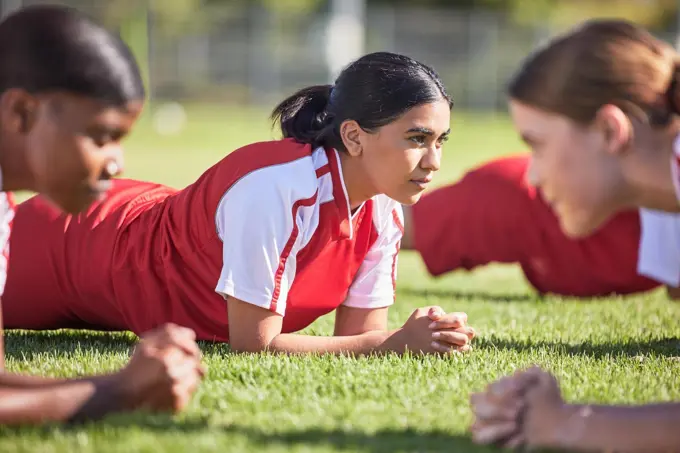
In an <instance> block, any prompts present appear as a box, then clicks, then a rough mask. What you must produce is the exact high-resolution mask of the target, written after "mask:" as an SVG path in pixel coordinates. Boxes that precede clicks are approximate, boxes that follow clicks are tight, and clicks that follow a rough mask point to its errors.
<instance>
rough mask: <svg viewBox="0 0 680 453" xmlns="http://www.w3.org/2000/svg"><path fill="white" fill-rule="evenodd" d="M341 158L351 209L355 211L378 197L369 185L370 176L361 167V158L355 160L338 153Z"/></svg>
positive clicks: (340, 152) (345, 154)
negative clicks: (364, 203) (372, 198)
mask: <svg viewBox="0 0 680 453" xmlns="http://www.w3.org/2000/svg"><path fill="white" fill-rule="evenodd" d="M338 155H339V156H340V167H341V168H342V177H343V180H344V182H345V188H346V189H347V198H349V208H350V209H351V210H352V211H353V210H355V209H356V208H358V207H359V206H361V203H363V202H365V201H366V200H368V199H370V198H371V197H373V196H375V195H376V192H375V190H374V189H373V188H372V187H371V184H370V183H368V182H367V181H369V179H368V175H367V174H366V172H365V171H364V169H363V166H362V165H361V162H360V158H353V157H350V156H348V155H347V153H343V152H342V151H338Z"/></svg>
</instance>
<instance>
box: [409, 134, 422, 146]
mask: <svg viewBox="0 0 680 453" xmlns="http://www.w3.org/2000/svg"><path fill="white" fill-rule="evenodd" d="M408 139H409V140H411V141H412V142H413V143H415V144H417V145H420V146H423V145H424V144H425V137H423V136H422V135H416V136H414V137H409V138H408Z"/></svg>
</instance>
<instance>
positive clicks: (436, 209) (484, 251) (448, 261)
mask: <svg viewBox="0 0 680 453" xmlns="http://www.w3.org/2000/svg"><path fill="white" fill-rule="evenodd" d="M527 164H528V156H518V157H512V158H504V159H499V160H495V161H492V162H490V163H488V164H485V165H483V166H481V167H478V168H476V169H474V170H472V171H470V172H468V173H467V174H465V176H463V178H462V179H461V180H460V181H459V182H457V183H455V184H452V185H449V186H445V187H441V188H439V189H436V190H435V191H433V192H432V193H429V194H426V195H424V196H423V198H422V199H421V200H420V201H419V202H418V203H416V204H415V205H414V207H413V211H412V212H413V220H412V225H413V234H414V247H415V249H416V250H418V252H420V254H421V256H422V258H423V260H424V261H425V265H426V266H427V268H428V270H429V272H430V273H431V274H432V275H440V274H442V273H445V272H449V271H453V270H455V269H459V268H463V269H472V268H474V267H476V266H481V265H484V264H488V263H491V262H501V263H513V262H518V261H521V260H522V257H523V256H524V254H525V252H526V248H527V247H528V244H526V243H525V242H526V241H525V238H528V236H530V235H531V234H532V228H527V225H532V222H531V209H532V207H531V205H532V203H534V201H533V197H534V196H535V192H534V189H533V188H531V187H529V186H527V184H526V183H525V178H524V174H525V172H526V168H527Z"/></svg>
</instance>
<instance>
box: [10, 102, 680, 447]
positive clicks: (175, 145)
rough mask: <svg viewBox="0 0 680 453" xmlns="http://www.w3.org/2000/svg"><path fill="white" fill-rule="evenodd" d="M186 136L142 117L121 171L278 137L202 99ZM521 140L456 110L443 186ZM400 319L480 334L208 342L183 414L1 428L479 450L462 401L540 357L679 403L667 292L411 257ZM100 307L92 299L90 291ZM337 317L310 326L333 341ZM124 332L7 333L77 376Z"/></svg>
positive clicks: (13, 350)
mask: <svg viewBox="0 0 680 453" xmlns="http://www.w3.org/2000/svg"><path fill="white" fill-rule="evenodd" d="M189 112H190V122H189V124H188V126H187V129H186V130H185V132H184V133H183V134H182V135H181V136H173V137H158V136H156V135H155V134H154V133H153V132H152V130H151V128H150V127H149V125H150V122H149V121H148V120H145V122H144V123H143V124H142V125H141V127H140V128H139V129H138V131H137V132H136V133H135V134H134V136H133V137H132V138H131V140H130V141H129V142H128V155H127V170H128V171H127V175H128V176H130V177H134V178H140V179H150V180H154V181H159V182H163V183H166V184H170V185H174V186H177V187H182V186H184V185H186V184H187V183H189V182H191V181H193V179H194V178H195V177H196V176H198V175H199V174H200V172H201V171H202V170H204V169H205V168H207V167H208V166H209V165H210V164H212V163H214V162H215V161H217V160H218V159H219V158H220V157H221V156H222V155H224V154H225V153H227V152H229V151H230V150H232V149H234V148H235V147H237V146H239V145H242V144H246V143H248V142H250V141H254V140H262V139H267V138H269V137H272V133H271V131H270V129H269V128H268V125H267V123H266V122H265V121H264V115H265V114H266V112H261V111H252V112H251V111H234V110H228V111H224V110H221V109H217V108H213V109H208V108H205V107H202V108H192V109H190V110H189ZM520 149H521V147H520V145H519V142H518V141H517V139H516V137H515V135H514V134H513V132H512V131H511V129H510V128H509V125H508V124H507V122H506V121H505V120H504V119H503V118H500V119H493V118H490V117H488V116H475V115H455V118H454V121H453V125H452V137H451V140H450V142H449V143H448V144H447V145H446V147H445V151H444V159H443V168H442V171H441V172H440V174H439V175H438V176H437V178H436V179H435V181H436V183H437V184H441V183H444V182H446V181H449V180H453V179H454V178H456V177H457V176H459V175H460V173H461V172H462V171H464V170H466V169H468V168H470V167H471V166H472V165H474V164H475V163H477V162H481V161H483V160H486V159H488V158H491V157H493V156H497V155H502V154H509V153H513V152H516V151H517V150H520ZM399 273H400V274H399V283H398V298H397V303H396V305H395V306H394V307H393V308H392V309H391V310H390V312H391V313H390V322H391V325H392V327H398V326H399V325H401V324H402V323H403V321H405V320H406V318H407V317H408V316H409V315H410V313H411V311H412V310H413V309H414V308H416V307H419V306H425V305H440V306H442V307H443V308H444V309H445V310H447V311H454V310H455V311H466V312H467V313H468V315H469V320H470V324H471V325H473V326H474V327H475V328H476V329H477V331H478V332H479V338H478V339H477V340H476V342H475V350H474V352H473V353H472V354H469V355H467V356H464V357H448V358H439V357H426V358H418V357H396V356H387V357H381V358H362V359H348V358H335V357H324V356H321V357H318V356H317V357H304V358H298V357H296V358H291V357H275V356H269V355H233V354H231V353H230V352H229V348H228V347H227V346H224V345H207V344H206V345H203V351H204V353H205V362H206V364H207V365H208V366H209V373H208V376H207V378H206V380H205V382H204V383H203V384H202V386H201V388H200V390H199V392H198V394H197V395H196V397H195V399H194V400H193V402H192V404H191V406H190V408H189V410H188V411H186V413H184V414H182V415H181V416H178V417H176V418H172V417H167V416H147V415H144V414H134V415H121V416H113V417H110V418H108V419H106V420H104V421H102V422H99V423H95V424H91V425H86V426H80V427H42V428H23V429H13V428H0V452H3V453H11V452H19V451H22V452H45V453H48V452H49V453H52V452H55V453H57V452H58V453H66V452H76V451H83V452H113V451H116V452H158V451H170V452H185V451H189V452H192V453H198V452H203V451H216V452H227V451H234V452H236V451H238V452H242V451H243V452H245V451H253V452H283V451H293V452H308V451H314V452H349V451H359V452H369V453H379V452H380V453H382V452H385V453H392V452H400V451H409V452H434V451H441V452H482V451H492V450H491V449H484V448H478V447H475V446H473V445H472V444H471V442H470V439H469V437H468V435H467V434H466V430H467V427H468V425H469V424H470V422H471V414H470V411H469V408H468V397H469V394H470V392H471V391H474V390H478V389H481V388H482V387H483V386H484V385H485V384H486V383H487V382H489V381H490V380H492V379H495V378H497V377H499V376H502V375H504V374H507V373H509V372H512V371H513V370H514V369H516V368H518V367H524V366H527V365H530V364H532V363H538V364H540V365H542V366H544V367H546V368H547V369H549V370H551V371H553V372H555V373H556V374H557V376H558V377H559V378H560V381H561V384H562V387H563V389H564V393H565V397H566V398H567V399H568V400H590V401H596V402H603V403H604V402H608V403H644V402H650V401H657V400H664V401H667V400H671V399H675V400H680V341H679V340H678V338H679V337H680V327H679V326H680V323H678V320H679V319H680V305H678V304H675V303H672V302H668V301H667V300H666V299H665V295H664V294H663V292H662V291H657V292H653V293H649V294H644V295H639V296H634V297H629V298H625V299H624V298H610V299H603V300H597V301H575V300H566V299H557V298H546V299H539V298H537V297H536V296H535V295H534V294H533V293H532V292H531V290H530V289H529V287H528V286H527V285H526V284H525V282H524V280H523V279H522V276H521V273H520V272H519V270H518V269H516V268H515V267H511V266H493V267H488V268H486V269H483V270H481V271H477V272H474V273H457V274H455V275H450V276H446V277H444V278H441V279H437V280H434V279H432V278H430V277H428V276H427V274H426V273H425V271H424V268H423V266H422V263H421V262H420V259H419V258H418V257H417V256H415V255H413V254H411V253H403V254H402V256H401V260H400V265H399ZM92 303H93V304H96V303H97V301H95V300H93V301H92ZM332 325H333V319H332V315H331V316H327V317H326V318H323V319H321V320H319V321H318V322H316V323H315V324H313V325H312V326H311V327H310V328H309V329H307V331H306V332H309V333H315V334H330V333H331V332H332ZM132 341H133V336H132V335H129V334H106V333H86V332H67V331H64V332H47V333H25V332H9V333H8V335H7V340H6V342H7V349H8V366H9V368H10V369H11V370H13V371H22V372H29V373H35V374H46V375H53V376H75V375H79V374H83V373H96V372H101V371H105V370H112V369H114V368H116V367H118V366H120V365H121V364H123V363H124V361H125V357H126V355H127V350H128V347H129V346H130V344H131V343H132Z"/></svg>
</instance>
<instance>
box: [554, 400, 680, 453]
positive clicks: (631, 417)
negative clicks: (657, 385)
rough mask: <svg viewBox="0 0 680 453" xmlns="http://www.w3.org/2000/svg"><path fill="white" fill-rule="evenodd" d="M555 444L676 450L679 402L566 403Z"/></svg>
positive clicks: (629, 452) (679, 448)
mask: <svg viewBox="0 0 680 453" xmlns="http://www.w3.org/2000/svg"><path fill="white" fill-rule="evenodd" d="M566 411H567V415H568V418H567V421H566V423H565V424H564V429H560V434H559V435H558V439H557V442H556V443H557V445H555V446H556V447H559V448H565V449H570V450H577V451H616V452H620V453H637V452H650V453H651V452H680V430H678V426H680V404H677V403H676V404H656V405H650V406H585V405H583V406H581V405H574V406H567V407H566Z"/></svg>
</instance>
